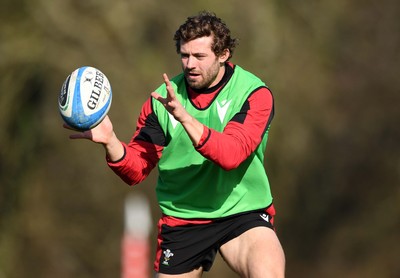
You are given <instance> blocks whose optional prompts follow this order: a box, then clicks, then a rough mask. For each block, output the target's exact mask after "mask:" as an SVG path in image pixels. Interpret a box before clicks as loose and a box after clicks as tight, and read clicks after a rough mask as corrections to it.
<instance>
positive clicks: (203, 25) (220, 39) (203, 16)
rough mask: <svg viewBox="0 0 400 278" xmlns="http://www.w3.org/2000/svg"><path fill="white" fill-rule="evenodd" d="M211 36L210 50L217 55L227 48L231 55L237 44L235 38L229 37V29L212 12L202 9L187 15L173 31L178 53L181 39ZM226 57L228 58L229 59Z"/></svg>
mask: <svg viewBox="0 0 400 278" xmlns="http://www.w3.org/2000/svg"><path fill="white" fill-rule="evenodd" d="M211 35H212V36H213V38H214V41H213V44H212V45H211V49H212V51H213V52H214V53H215V55H217V56H219V55H221V54H222V53H223V51H224V50H225V49H229V52H230V56H229V58H231V57H232V54H233V50H234V49H235V46H236V45H237V39H234V38H232V37H231V31H230V30H229V28H228V27H227V26H226V24H225V23H224V22H223V21H222V20H221V19H220V18H218V17H217V16H216V15H215V14H214V13H211V12H207V11H203V12H200V13H199V14H198V15H196V16H191V17H188V18H187V20H186V22H185V23H183V24H182V25H181V26H180V27H179V29H178V30H177V31H176V32H175V35H174V41H175V46H176V52H177V53H178V54H179V53H180V48H181V41H184V42H188V41H191V40H194V39H197V38H201V37H208V36H211ZM229 58H228V60H229Z"/></svg>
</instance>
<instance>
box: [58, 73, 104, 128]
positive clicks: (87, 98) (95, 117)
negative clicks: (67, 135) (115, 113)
mask: <svg viewBox="0 0 400 278" xmlns="http://www.w3.org/2000/svg"><path fill="white" fill-rule="evenodd" d="M111 100H112V91H111V85H110V82H109V81H108V79H107V77H106V76H105V75H104V74H103V73H102V72H101V71H100V70H98V69H96V68H94V67H81V68H78V69H76V70H74V71H73V72H72V73H71V74H70V75H69V76H68V77H67V79H66V80H65V82H64V84H63V85H62V87H61V92H60V96H59V98H58V108H59V110H60V114H61V117H62V118H63V120H64V121H65V123H66V124H68V125H69V126H70V127H72V128H74V129H77V130H81V131H83V130H89V129H91V128H93V127H95V126H97V125H98V124H99V123H100V122H101V121H102V120H103V119H104V117H105V116H106V115H107V113H108V111H109V109H110V107H111Z"/></svg>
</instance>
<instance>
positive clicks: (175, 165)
mask: <svg viewBox="0 0 400 278" xmlns="http://www.w3.org/2000/svg"><path fill="white" fill-rule="evenodd" d="M174 40H175V42H176V49H177V52H178V54H179V55H180V58H181V63H182V69H183V72H182V74H180V75H178V76H176V77H174V78H172V79H171V80H170V79H169V78H168V76H167V75H166V74H164V75H163V79H164V84H163V85H161V86H160V87H159V88H158V89H157V90H156V91H155V92H153V93H152V94H151V97H150V98H149V99H148V100H147V101H146V102H145V103H144V105H143V107H142V111H141V114H140V116H139V119H138V122H137V129H136V132H135V134H134V136H133V137H132V139H131V141H130V142H129V144H126V143H123V142H121V141H120V140H119V139H118V138H117V136H116V134H115V133H114V131H113V127H112V123H111V121H110V119H109V118H108V117H106V118H105V119H104V120H103V122H102V123H101V124H100V125H99V126H97V127H96V128H94V129H92V130H90V131H86V132H83V133H79V134H73V135H71V136H70V138H72V139H77V138H86V139H90V140H92V141H93V142H96V143H101V144H102V145H103V146H104V148H105V150H106V157H107V162H108V165H109V166H110V167H111V169H112V170H113V171H114V172H115V173H116V174H117V175H119V176H120V177H121V178H122V179H123V180H124V181H125V182H126V183H128V184H130V185H133V184H137V183H140V182H141V181H143V180H144V179H145V178H146V177H147V176H148V174H149V173H150V172H151V170H152V169H154V167H155V166H156V165H157V166H158V171H159V178H158V182H157V186H156V192H157V198H158V202H159V205H160V208H161V211H162V213H163V214H162V217H161V218H160V220H159V223H158V248H157V254H156V259H155V263H154V267H155V270H156V272H157V273H158V277H170V276H171V275H174V277H201V275H202V272H203V271H208V270H209V269H210V268H211V266H212V263H213V261H214V258H215V255H216V253H217V252H219V253H220V254H221V255H222V257H223V258H224V260H225V261H226V262H227V264H228V265H229V266H230V267H231V268H232V269H233V270H234V271H235V272H237V273H238V274H239V275H241V276H242V277H283V276H284V268H285V258H284V253H283V250H282V247H281V245H280V242H279V240H278V238H277V236H276V234H275V231H274V227H273V217H274V215H275V210H274V207H273V204H272V195H271V192H270V186H269V182H268V178H267V175H266V173H265V170H264V165H263V161H264V151H265V148H266V143H267V135H268V130H269V125H270V122H271V120H272V118H273V112H274V108H273V97H272V94H271V92H270V91H269V90H268V88H267V87H266V85H265V84H264V83H263V82H262V81H261V80H260V79H259V78H257V77H256V76H254V75H253V74H251V73H249V72H247V71H245V70H244V69H242V68H241V67H239V66H237V65H233V64H232V63H231V62H229V59H230V58H231V57H232V53H233V50H234V48H235V46H236V39H233V38H231V36H230V31H229V29H228V28H227V26H226V25H225V23H223V22H222V21H221V19H220V18H218V17H216V16H215V14H213V13H208V12H201V13H200V14H198V15H196V16H193V17H189V18H188V19H187V21H186V22H185V23H184V24H182V25H181V26H180V27H179V29H178V30H177V31H176V33H175V36H174Z"/></svg>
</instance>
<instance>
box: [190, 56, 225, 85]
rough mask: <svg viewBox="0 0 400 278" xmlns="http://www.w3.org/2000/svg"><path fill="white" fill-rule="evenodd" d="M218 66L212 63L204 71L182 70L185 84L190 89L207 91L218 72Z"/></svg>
mask: <svg viewBox="0 0 400 278" xmlns="http://www.w3.org/2000/svg"><path fill="white" fill-rule="evenodd" d="M220 70H221V69H220V64H219V63H218V62H216V63H214V64H213V65H212V66H211V67H209V68H208V69H207V70H206V71H196V70H188V69H186V70H184V73H185V78H186V81H187V83H188V84H189V86H190V87H191V88H192V89H197V90H199V89H207V88H210V87H211V86H212V85H214V84H213V83H214V82H215V80H216V78H217V76H218V73H219V72H220Z"/></svg>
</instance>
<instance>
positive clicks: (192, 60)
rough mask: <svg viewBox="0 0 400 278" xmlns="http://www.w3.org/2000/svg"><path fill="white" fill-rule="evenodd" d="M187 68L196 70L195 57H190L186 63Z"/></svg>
mask: <svg viewBox="0 0 400 278" xmlns="http://www.w3.org/2000/svg"><path fill="white" fill-rule="evenodd" d="M186 68H188V69H193V68H195V58H194V57H193V56H189V57H188V58H187V61H186Z"/></svg>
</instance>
